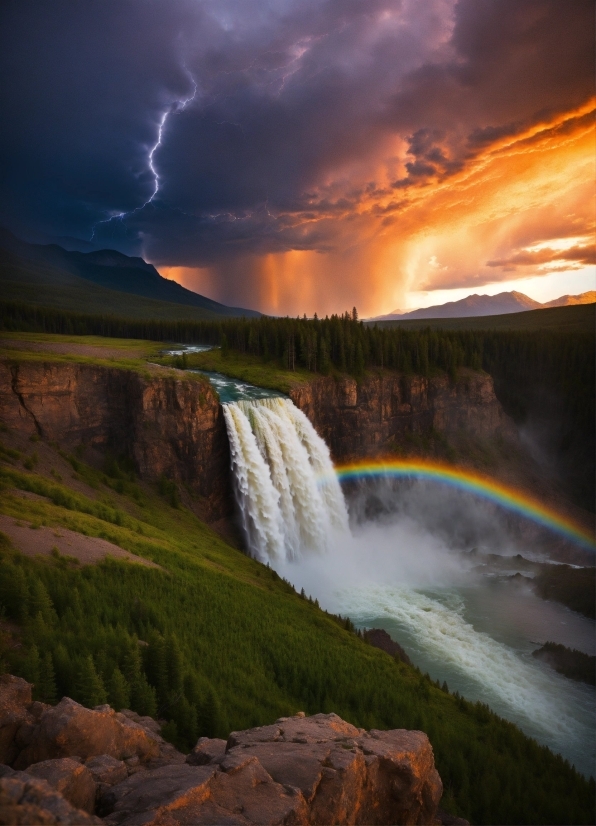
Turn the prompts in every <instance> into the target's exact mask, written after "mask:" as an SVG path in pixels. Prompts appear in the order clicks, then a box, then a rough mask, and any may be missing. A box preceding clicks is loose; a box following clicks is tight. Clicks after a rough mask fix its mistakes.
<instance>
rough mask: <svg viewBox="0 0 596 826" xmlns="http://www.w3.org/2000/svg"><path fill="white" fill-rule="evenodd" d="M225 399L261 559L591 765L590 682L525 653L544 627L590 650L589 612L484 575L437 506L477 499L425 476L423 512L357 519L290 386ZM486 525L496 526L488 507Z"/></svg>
mask: <svg viewBox="0 0 596 826" xmlns="http://www.w3.org/2000/svg"><path fill="white" fill-rule="evenodd" d="M263 392H265V391H263ZM223 411H224V416H225V420H226V425H227V430H228V436H229V441H230V452H231V457H232V476H233V481H234V485H235V494H236V501H237V504H238V508H239V512H240V518H241V523H242V527H243V529H244V534H245V538H246V543H247V547H248V550H249V552H250V553H251V554H252V555H253V556H254V557H255V558H257V559H259V560H260V561H261V562H263V563H268V564H270V565H271V566H272V567H273V568H274V569H275V570H276V571H277V572H278V573H279V574H280V575H281V576H283V577H284V578H286V579H288V580H289V581H290V582H292V584H293V585H294V587H296V588H297V589H300V588H304V590H305V591H306V593H307V594H309V595H312V596H313V597H317V598H318V599H319V601H320V603H321V605H322V607H324V608H325V609H327V610H332V611H334V612H339V613H341V614H342V615H348V616H350V618H351V619H352V620H353V621H354V623H355V624H356V625H357V626H359V627H362V628H367V627H381V628H385V629H386V630H387V631H388V632H390V633H391V635H392V636H394V637H395V638H396V639H398V640H399V641H400V642H401V643H402V644H403V645H404V646H405V647H406V650H407V651H408V653H410V655H411V656H412V659H413V660H414V662H415V663H416V664H417V665H418V666H419V667H421V668H422V669H423V670H425V669H428V670H429V672H430V673H431V676H432V677H433V679H435V678H439V679H440V680H441V681H442V680H447V681H448V684H449V687H450V689H451V690H452V691H453V690H455V689H457V690H458V691H460V692H461V693H462V694H464V696H466V697H467V698H468V699H470V700H473V701H474V700H480V701H481V702H485V703H488V704H489V705H490V706H491V708H492V709H493V710H494V711H496V712H497V713H498V714H500V715H502V716H503V717H505V718H506V719H509V720H511V721H512V722H514V723H516V724H517V725H519V726H520V727H521V728H522V730H523V731H525V732H526V734H528V735H530V736H531V737H535V738H536V739H537V740H538V741H539V742H540V743H543V744H544V745H547V746H549V747H550V748H551V749H553V750H554V751H555V752H559V753H561V754H563V755H564V756H565V757H566V758H567V759H569V760H571V761H572V762H573V763H574V764H575V766H576V767H577V768H579V770H580V771H582V772H583V773H584V774H585V775H587V776H589V775H593V774H594V739H593V736H594V730H595V699H594V689H593V688H592V687H591V686H588V685H585V684H583V683H575V682H573V681H571V680H568V679H567V678H566V677H563V676H561V675H559V674H557V673H556V672H554V671H553V670H552V669H550V668H549V667H548V666H546V665H545V664H543V663H541V662H539V661H537V660H536V659H534V658H533V657H532V656H531V652H532V650H533V649H535V648H536V647H538V645H540V644H542V642H544V641H545V640H546V639H553V640H555V641H558V642H561V643H563V644H567V645H568V646H571V647H580V648H582V649H585V650H586V651H587V652H589V653H591V652H592V651H593V632H594V623H593V622H592V621H591V620H588V619H587V618H582V617H579V616H577V615H574V614H573V612H570V611H569V610H568V609H566V608H564V606H557V605H556V604H552V603H545V602H544V601H543V600H541V599H539V598H538V597H537V596H536V595H535V594H534V593H533V591H531V589H529V588H528V587H518V586H516V585H515V584H514V583H513V582H509V581H508V579H507V578H506V577H505V578H504V579H503V581H501V580H495V579H494V578H492V579H491V577H490V576H484V575H481V574H479V573H478V572H477V571H476V570H475V569H474V568H473V566H472V567H470V564H468V563H464V562H462V558H461V557H460V556H459V555H458V553H456V552H454V551H453V548H451V547H449V546H448V545H447V544H445V542H444V540H443V538H441V535H440V533H439V534H433V532H432V531H431V530H430V528H429V525H430V526H432V525H433V524H434V523H433V514H434V515H435V516H436V515H437V514H438V513H439V512H441V513H446V514H448V516H449V518H450V519H451V520H453V519H455V520H456V521H458V522H459V521H461V522H462V523H463V526H464V527H465V526H466V525H469V524H470V523H471V522H474V517H477V518H478V520H479V524H480V523H482V519H481V517H482V514H478V513H476V506H475V505H474V503H473V502H472V501H471V500H469V499H466V510H465V511H463V512H462V510H461V502H459V501H456V499H457V497H455V499H454V496H455V495H454V494H449V495H448V494H444V495H443V494H442V495H439V494H438V492H437V491H429V490H427V488H425V487H424V486H420V489H419V490H418V492H417V489H413V490H412V491H410V493H409V496H410V498H411V497H412V496H414V495H416V496H419V498H420V502H421V507H422V510H421V512H420V513H419V514H418V513H417V512H416V511H414V512H413V514H414V516H416V517H417V518H414V516H412V515H408V513H407V512H405V513H403V514H401V515H397V516H396V517H395V521H390V522H388V523H387V522H383V521H377V522H371V521H365V522H364V523H363V524H361V525H358V524H357V523H356V524H354V525H353V530H350V528H349V523H348V512H347V508H346V503H345V500H344V497H343V494H342V491H341V488H340V485H339V482H338V480H337V477H336V475H335V473H334V471H333V464H332V462H331V457H330V454H329V450H328V448H327V445H326V444H325V442H324V441H323V439H321V438H320V436H318V435H317V433H316V431H315V430H314V428H313V426H312V425H311V424H310V422H309V421H308V419H307V418H306V416H305V415H304V414H303V413H302V412H301V411H300V410H298V408H297V407H295V406H294V404H293V403H292V402H291V401H290V400H289V399H285V398H278V397H270V398H254V397H252V398H250V399H249V400H246V399H245V400H240V401H230V402H227V403H226V402H224V404H223ZM418 517H419V518H418ZM474 524H475V523H474ZM482 524H483V523H482ZM490 527H491V530H492V533H493V534H495V537H498V534H499V530H500V527H499V523H498V522H495V519H494V518H492V519H491V522H490ZM491 536H492V534H491ZM495 537H493V539H495ZM495 542H496V539H495ZM457 545H458V543H456V548H457ZM501 546H502V552H505V554H506V555H508V556H511V559H512V560H514V558H515V557H514V556H513V554H514V553H515V551H516V549H515V548H510V547H509V543H508V541H507V540H506V534H505V533H504V534H503V538H502V540H500V541H499V542H498V543H497V545H496V546H495V550H497V549H500V548H501ZM500 552H501V551H500ZM512 564H513V563H512ZM536 640H539V641H540V642H531V641H536ZM590 641H591V642H590Z"/></svg>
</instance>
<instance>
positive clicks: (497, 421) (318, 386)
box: [290, 370, 514, 461]
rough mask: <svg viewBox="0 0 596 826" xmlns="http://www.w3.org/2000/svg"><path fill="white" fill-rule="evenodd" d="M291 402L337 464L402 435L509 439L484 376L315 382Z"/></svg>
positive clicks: (296, 392) (504, 419)
mask: <svg viewBox="0 0 596 826" xmlns="http://www.w3.org/2000/svg"><path fill="white" fill-rule="evenodd" d="M290 395H291V398H292V401H293V402H294V404H295V405H296V406H297V407H299V408H300V409H301V410H302V411H303V412H304V413H305V414H306V415H307V416H308V418H309V419H310V420H311V422H312V423H313V425H314V426H315V428H316V430H317V432H318V433H319V434H320V435H321V436H322V437H323V438H324V439H325V441H326V442H327V444H328V445H329V447H330V449H331V454H332V456H333V458H334V459H335V460H336V461H346V460H348V459H356V458H360V457H364V456H370V455H373V454H382V453H383V451H384V450H385V449H387V447H388V446H389V445H391V443H392V442H399V440H400V439H403V438H404V436H406V435H407V434H410V433H411V434H422V433H430V432H431V431H433V430H434V431H437V432H439V433H442V434H446V435H449V434H455V433H457V432H458V431H464V430H465V432H466V433H467V434H468V435H470V436H475V437H480V438H485V437H492V436H495V435H498V434H501V435H504V436H509V435H513V432H514V427H513V424H512V422H511V421H510V419H508V417H507V416H506V415H505V413H504V412H503V409H502V407H501V405H500V403H499V401H498V400H497V398H496V396H495V392H494V387H493V380H492V378H491V377H490V376H489V375H488V374H487V373H479V372H474V371H472V370H466V371H464V370H462V371H461V372H460V375H459V378H458V380H457V382H456V383H455V384H454V385H452V384H451V383H450V382H449V379H448V378H447V376H435V377H432V378H430V379H425V378H423V377H421V376H398V375H396V374H389V373H385V374H379V375H376V376H369V377H367V378H366V379H364V380H363V381H362V382H360V383H358V382H356V380H355V379H351V378H347V377H346V378H342V379H339V380H337V379H335V378H320V379H315V380H314V381H312V382H311V383H310V384H308V385H300V386H297V387H295V388H293V389H292V391H291V394H290Z"/></svg>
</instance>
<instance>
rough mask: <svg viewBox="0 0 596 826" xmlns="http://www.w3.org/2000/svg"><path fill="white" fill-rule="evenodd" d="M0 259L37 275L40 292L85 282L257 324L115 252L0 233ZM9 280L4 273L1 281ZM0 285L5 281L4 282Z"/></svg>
mask: <svg viewBox="0 0 596 826" xmlns="http://www.w3.org/2000/svg"><path fill="white" fill-rule="evenodd" d="M15 258H16V261H15ZM0 259H1V261H2V263H4V264H5V265H7V266H8V267H9V268H10V266H11V265H12V267H13V268H19V269H21V270H23V269H25V270H29V271H31V272H32V271H33V270H34V269H37V273H36V278H35V281H36V283H37V284H39V285H40V286H43V287H50V288H53V287H57V286H59V287H61V288H62V289H67V290H68V289H69V288H72V287H79V288H80V287H81V286H84V283H85V282H87V283H88V284H94V285H96V286H97V287H99V288H102V289H105V290H110V291H112V292H116V293H121V294H122V295H123V296H131V295H136V296H142V297H143V298H145V299H150V300H152V301H160V302H167V303H168V304H174V305H180V307H181V308H183V307H186V308H191V307H192V308H197V309H200V310H204V311H207V312H208V313H209V314H210V315H211V316H212V317H218V316H219V317H221V318H225V317H238V316H244V317H247V318H257V317H259V316H260V315H261V313H260V312H258V311H257V310H250V309H248V308H244V307H228V306H227V305H225V304H221V303H220V302H218V301H214V300H213V299H211V298H207V297H206V296H203V295H200V294H199V293H195V292H193V291H192V290H187V289H186V288H185V287H183V286H181V285H180V284H177V283H176V282H175V281H171V280H169V279H167V278H164V277H163V276H162V275H160V274H159V272H158V271H157V270H156V269H155V267H154V266H153V265H152V264H149V263H147V262H146V261H145V260H144V259H143V258H140V257H131V256H128V255H125V254H124V253H121V252H118V251H117V250H110V249H103V250H95V251H92V252H78V251H69V250H66V249H64V247H61V246H59V245H58V244H30V243H28V242H26V241H22V240H21V239H19V238H17V237H16V236H15V235H13V234H12V233H11V232H9V231H8V230H6V229H3V228H0ZM40 267H41V268H43V272H42V271H40V270H39V268H40ZM9 278H10V272H9V273H8V278H7V280H8V279H9ZM81 279H82V281H83V283H82V284H81ZM2 280H5V277H4V276H3V277H2Z"/></svg>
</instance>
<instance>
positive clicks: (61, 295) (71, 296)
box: [0, 253, 221, 321]
mask: <svg viewBox="0 0 596 826" xmlns="http://www.w3.org/2000/svg"><path fill="white" fill-rule="evenodd" d="M0 289H1V290H2V298H3V300H5V301H15V302H19V303H23V304H26V305H30V306H38V307H43V308H50V309H55V310H66V311H70V312H76V313H109V314H110V315H120V316H123V315H125V316H127V317H129V318H138V319H145V318H155V319H160V320H164V321H174V320H178V319H184V320H188V321H207V320H217V319H220V318H221V316H220V315H218V314H217V313H214V312H212V311H211V310H206V309H203V308H201V307H188V306H184V305H182V304H174V303H172V302H169V301H156V300H155V299H152V298H144V297H143V296H138V295H132V294H130V293H123V292H119V291H117V290H111V289H108V288H106V287H101V286H99V285H97V284H94V283H92V282H91V281H88V280H86V279H84V278H80V277H79V276H76V275H72V274H71V273H67V272H65V271H64V270H59V269H56V268H55V267H51V266H50V265H48V264H44V263H38V262H36V263H34V262H31V261H28V260H26V259H21V258H19V257H18V256H16V255H12V254H9V253H0Z"/></svg>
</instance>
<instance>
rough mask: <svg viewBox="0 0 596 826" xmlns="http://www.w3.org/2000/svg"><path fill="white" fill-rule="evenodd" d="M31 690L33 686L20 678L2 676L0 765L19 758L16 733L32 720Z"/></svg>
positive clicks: (0, 677) (7, 675) (0, 696)
mask: <svg viewBox="0 0 596 826" xmlns="http://www.w3.org/2000/svg"><path fill="white" fill-rule="evenodd" d="M31 689H32V685H31V684H30V683H28V682H26V681H25V680H22V679H21V678H20V677H13V676H12V675H11V674H2V675H1V676H0V763H12V761H13V760H14V759H15V757H16V756H17V753H18V747H17V745H16V744H15V736H16V733H17V731H18V729H19V728H20V726H21V725H23V723H25V722H26V721H27V720H29V719H31V716H30V714H29V712H28V709H29V707H30V706H31V704H32V703H31Z"/></svg>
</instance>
